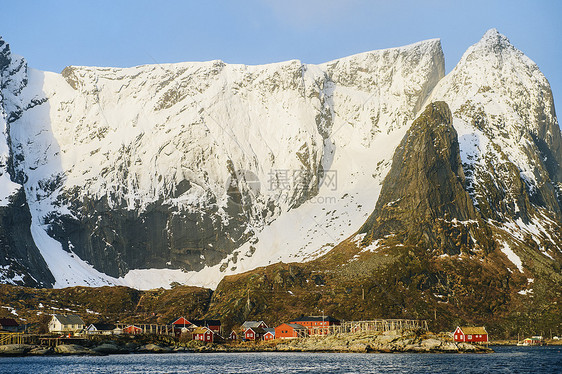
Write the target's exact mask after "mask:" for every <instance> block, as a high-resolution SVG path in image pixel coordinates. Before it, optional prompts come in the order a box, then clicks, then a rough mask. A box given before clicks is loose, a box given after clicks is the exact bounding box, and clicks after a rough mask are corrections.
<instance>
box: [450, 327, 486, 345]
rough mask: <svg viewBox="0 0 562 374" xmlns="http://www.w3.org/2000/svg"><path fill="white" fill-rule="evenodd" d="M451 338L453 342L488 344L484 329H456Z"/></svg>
mask: <svg viewBox="0 0 562 374" xmlns="http://www.w3.org/2000/svg"><path fill="white" fill-rule="evenodd" d="M453 338H454V340H455V342H465V343H488V332H487V331H486V328H484V327H457V329H456V330H455V332H454V333H453Z"/></svg>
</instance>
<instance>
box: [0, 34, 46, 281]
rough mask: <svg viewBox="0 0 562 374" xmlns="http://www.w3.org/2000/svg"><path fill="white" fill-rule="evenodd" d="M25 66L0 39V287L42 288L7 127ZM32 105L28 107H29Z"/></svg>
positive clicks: (18, 109) (18, 105)
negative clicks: (12, 285)
mask: <svg viewBox="0 0 562 374" xmlns="http://www.w3.org/2000/svg"><path fill="white" fill-rule="evenodd" d="M26 69H27V64H26V63H25V61H24V59H23V58H21V57H17V56H14V55H12V53H11V51H10V48H9V46H8V44H6V43H5V42H4V41H3V40H2V39H0V283H8V284H26V285H28V286H35V287H41V286H43V287H45V286H50V285H52V284H53V282H54V278H53V276H52V274H51V273H50V271H49V269H48V267H47V264H46V263H45V261H44V260H43V257H42V256H41V254H40V252H39V250H38V249H37V247H36V245H35V243H34V241H33V238H32V236H31V232H30V230H29V227H30V224H31V214H30V211H29V206H28V204H27V201H26V195H25V191H24V188H23V185H22V181H21V180H18V178H16V176H15V172H14V169H13V153H12V141H11V137H10V126H11V125H12V123H13V122H14V121H16V120H17V119H18V118H19V117H20V116H21V114H22V112H23V110H24V108H23V103H22V101H21V99H20V97H19V96H20V94H21V91H22V89H23V87H25V85H26V84H27V74H26ZM30 105H32V103H30Z"/></svg>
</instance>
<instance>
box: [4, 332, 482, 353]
mask: <svg viewBox="0 0 562 374" xmlns="http://www.w3.org/2000/svg"><path fill="white" fill-rule="evenodd" d="M87 343H88V344H84V345H79V344H61V345H58V346H56V347H45V346H37V345H28V344H10V345H2V346H0V356H40V355H109V354H134V353H176V352H189V353H204V352H208V353H212V352H225V353H228V352H334V353H336V352H337V353H344V352H349V353H491V352H493V350H492V349H490V348H487V347H484V346H481V345H472V344H467V343H454V342H452V341H450V339H447V338H446V337H443V336H439V335H435V334H432V333H423V334H420V333H417V332H405V333H403V334H398V333H396V332H395V331H388V332H385V333H355V334H336V335H330V336H327V337H311V338H306V339H292V340H283V341H271V342H229V343H224V344H219V343H210V344H208V343H203V342H199V341H187V342H159V343H158V344H156V343H147V344H138V343H137V342H135V341H130V339H129V341H126V340H124V339H111V338H108V339H107V340H99V341H97V342H94V341H87Z"/></svg>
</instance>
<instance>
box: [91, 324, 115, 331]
mask: <svg viewBox="0 0 562 374" xmlns="http://www.w3.org/2000/svg"><path fill="white" fill-rule="evenodd" d="M92 326H93V327H94V328H95V329H96V330H97V331H109V330H113V329H115V327H116V326H115V325H114V324H112V323H92V324H91V325H90V326H88V329H90V327H92Z"/></svg>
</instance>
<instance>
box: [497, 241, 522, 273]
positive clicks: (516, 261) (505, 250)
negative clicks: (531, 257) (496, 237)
mask: <svg viewBox="0 0 562 374" xmlns="http://www.w3.org/2000/svg"><path fill="white" fill-rule="evenodd" d="M501 251H502V252H503V254H505V255H506V256H507V258H508V259H509V261H511V262H512V263H513V265H515V266H517V269H518V270H519V271H520V272H521V273H522V272H523V263H522V262H521V259H520V258H519V256H517V255H516V254H515V252H513V250H512V249H511V248H510V247H509V244H507V243H503V245H502V247H501Z"/></svg>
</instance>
